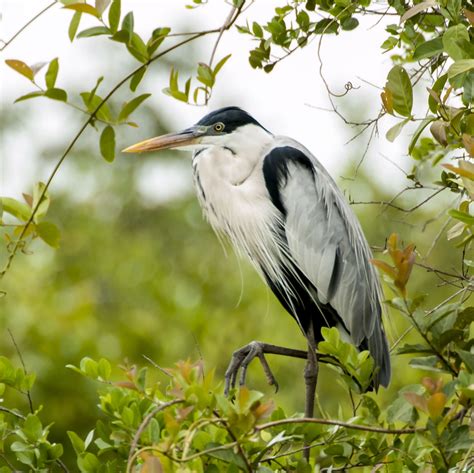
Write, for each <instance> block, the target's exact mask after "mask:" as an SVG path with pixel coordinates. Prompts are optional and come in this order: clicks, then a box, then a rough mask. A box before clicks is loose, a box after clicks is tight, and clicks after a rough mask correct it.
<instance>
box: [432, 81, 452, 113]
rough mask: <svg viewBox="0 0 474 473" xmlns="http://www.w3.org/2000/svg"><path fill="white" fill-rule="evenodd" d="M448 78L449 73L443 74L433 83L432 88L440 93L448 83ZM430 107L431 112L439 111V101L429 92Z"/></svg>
mask: <svg viewBox="0 0 474 473" xmlns="http://www.w3.org/2000/svg"><path fill="white" fill-rule="evenodd" d="M447 80H448V74H443V75H442V76H439V77H438V79H436V82H435V83H434V84H433V87H432V90H433V91H434V92H436V94H438V96H439V95H440V93H441V91H442V90H443V88H444V85H445V84H446V81H447ZM428 107H429V108H430V110H431V112H433V113H437V112H438V102H437V101H436V100H435V98H434V97H433V96H432V95H431V94H429V95H428Z"/></svg>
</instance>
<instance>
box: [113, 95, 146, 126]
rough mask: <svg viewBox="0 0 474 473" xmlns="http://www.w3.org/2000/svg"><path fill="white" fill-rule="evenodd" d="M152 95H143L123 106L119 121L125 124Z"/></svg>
mask: <svg viewBox="0 0 474 473" xmlns="http://www.w3.org/2000/svg"><path fill="white" fill-rule="evenodd" d="M150 96H151V94H142V95H139V96H138V97H135V98H134V99H132V100H130V102H125V103H124V104H123V107H122V110H120V113H119V116H118V121H119V122H124V121H126V120H127V118H128V117H129V116H130V115H131V114H132V113H133V112H134V111H135V110H136V109H137V107H139V106H140V104H142V103H143V102H144V101H145V100H146V99H147V98H148V97H150Z"/></svg>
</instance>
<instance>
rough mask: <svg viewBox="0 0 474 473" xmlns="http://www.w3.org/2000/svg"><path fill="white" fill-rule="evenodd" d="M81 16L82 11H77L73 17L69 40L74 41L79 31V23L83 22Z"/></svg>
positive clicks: (70, 24)
mask: <svg viewBox="0 0 474 473" xmlns="http://www.w3.org/2000/svg"><path fill="white" fill-rule="evenodd" d="M81 16H82V13H81V12H80V11H77V12H75V13H74V15H72V19H71V23H69V29H68V36H69V39H70V40H71V42H72V41H74V38H75V37H76V33H77V29H78V28H79V23H80V22H81Z"/></svg>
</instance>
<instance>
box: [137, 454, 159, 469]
mask: <svg viewBox="0 0 474 473" xmlns="http://www.w3.org/2000/svg"><path fill="white" fill-rule="evenodd" d="M140 457H141V459H142V460H143V463H142V465H141V469H140V473H163V472H164V469H163V465H162V464H161V462H160V460H159V458H158V457H155V455H152V454H151V453H148V452H144V453H142V454H141V455H140Z"/></svg>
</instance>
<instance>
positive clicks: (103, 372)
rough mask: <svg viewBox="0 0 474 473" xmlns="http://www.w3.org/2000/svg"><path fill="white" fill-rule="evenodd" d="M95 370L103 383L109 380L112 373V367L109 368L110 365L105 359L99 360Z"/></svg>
mask: <svg viewBox="0 0 474 473" xmlns="http://www.w3.org/2000/svg"><path fill="white" fill-rule="evenodd" d="M97 370H98V374H99V376H100V377H101V378H102V380H104V381H107V380H108V379H109V378H110V375H111V373H112V367H111V366H110V363H109V362H108V361H107V360H106V359H105V358H101V359H100V360H99V364H98V365H97Z"/></svg>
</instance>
